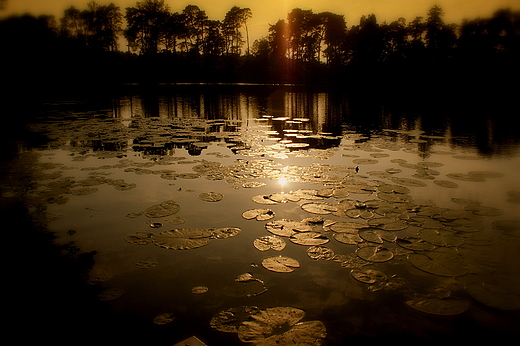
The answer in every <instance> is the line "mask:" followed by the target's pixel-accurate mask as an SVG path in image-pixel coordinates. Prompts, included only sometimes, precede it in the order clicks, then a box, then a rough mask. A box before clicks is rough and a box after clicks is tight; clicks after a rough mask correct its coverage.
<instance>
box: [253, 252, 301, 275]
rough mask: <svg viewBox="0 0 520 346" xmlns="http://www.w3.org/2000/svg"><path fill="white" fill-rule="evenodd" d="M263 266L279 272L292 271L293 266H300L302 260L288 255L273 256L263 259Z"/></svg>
mask: <svg viewBox="0 0 520 346" xmlns="http://www.w3.org/2000/svg"><path fill="white" fill-rule="evenodd" d="M262 266H263V267H264V268H265V269H267V270H270V271H273V272H277V273H290V272H293V271H294V269H293V268H299V267H300V262H298V261H297V260H295V259H293V258H290V257H287V256H273V257H267V258H264V259H263V260H262Z"/></svg>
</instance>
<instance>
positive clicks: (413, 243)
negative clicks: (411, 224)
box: [396, 237, 435, 251]
mask: <svg viewBox="0 0 520 346" xmlns="http://www.w3.org/2000/svg"><path fill="white" fill-rule="evenodd" d="M396 243H397V245H399V246H401V247H403V248H405V249H408V250H412V251H423V250H434V249H435V245H433V244H432V243H430V242H427V241H425V240H424V239H421V238H416V237H405V238H398V239H397V240H396Z"/></svg>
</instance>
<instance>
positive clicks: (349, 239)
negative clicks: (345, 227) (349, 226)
mask: <svg viewBox="0 0 520 346" xmlns="http://www.w3.org/2000/svg"><path fill="white" fill-rule="evenodd" d="M333 237H334V239H336V240H337V241H339V242H340V243H343V244H349V245H356V244H357V243H361V242H362V241H363V239H362V238H361V237H360V236H359V234H358V233H357V232H356V233H334V234H333Z"/></svg>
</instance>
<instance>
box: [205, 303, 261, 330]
mask: <svg viewBox="0 0 520 346" xmlns="http://www.w3.org/2000/svg"><path fill="white" fill-rule="evenodd" d="M258 311H259V309H258V308H257V307H256V306H239V307H234V308H230V309H227V310H224V311H221V312H219V313H218V314H216V315H214V316H213V317H212V318H211V322H210V326H211V328H214V329H216V330H218V331H221V332H225V333H238V328H239V327H240V325H242V322H244V321H245V320H247V319H248V318H249V316H251V315H254V314H256V313H258Z"/></svg>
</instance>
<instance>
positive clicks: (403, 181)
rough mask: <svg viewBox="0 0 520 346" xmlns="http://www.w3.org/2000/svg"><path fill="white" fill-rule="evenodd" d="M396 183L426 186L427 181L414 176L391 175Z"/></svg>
mask: <svg viewBox="0 0 520 346" xmlns="http://www.w3.org/2000/svg"><path fill="white" fill-rule="evenodd" d="M390 179H391V180H392V181H393V182H394V183H396V184H399V185H405V186H412V187H423V186H426V183H425V182H422V181H420V180H417V179H412V178H399V177H391V178H390Z"/></svg>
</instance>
